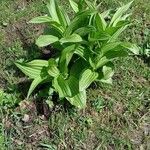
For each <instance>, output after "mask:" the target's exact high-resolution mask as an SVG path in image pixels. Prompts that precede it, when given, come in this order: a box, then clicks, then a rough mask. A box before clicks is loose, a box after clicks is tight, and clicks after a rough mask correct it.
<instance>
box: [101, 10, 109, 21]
mask: <svg viewBox="0 0 150 150" xmlns="http://www.w3.org/2000/svg"><path fill="white" fill-rule="evenodd" d="M110 11H111V9H108V10H106V11H104V12H103V13H101V16H102V17H103V18H104V19H105V18H106V17H108V16H109V14H110Z"/></svg>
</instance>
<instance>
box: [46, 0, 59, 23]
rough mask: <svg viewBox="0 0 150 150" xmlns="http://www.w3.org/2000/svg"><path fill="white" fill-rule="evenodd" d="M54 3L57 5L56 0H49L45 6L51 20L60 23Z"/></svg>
mask: <svg viewBox="0 0 150 150" xmlns="http://www.w3.org/2000/svg"><path fill="white" fill-rule="evenodd" d="M56 5H58V4H57V0H49V3H48V4H47V8H48V11H49V14H50V16H51V17H52V18H53V20H54V21H56V22H58V23H60V20H59V17H58V15H57V10H56Z"/></svg>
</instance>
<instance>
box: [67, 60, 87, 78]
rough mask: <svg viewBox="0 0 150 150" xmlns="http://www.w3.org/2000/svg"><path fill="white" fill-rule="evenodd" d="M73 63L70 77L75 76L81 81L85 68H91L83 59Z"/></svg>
mask: <svg viewBox="0 0 150 150" xmlns="http://www.w3.org/2000/svg"><path fill="white" fill-rule="evenodd" d="M73 63H74V65H73V66H72V67H71V69H70V76H74V77H76V78H77V79H79V76H80V74H81V72H82V71H83V70H84V69H85V68H87V67H89V64H88V62H86V61H85V60H84V59H81V58H79V59H77V60H76V61H74V62H73Z"/></svg>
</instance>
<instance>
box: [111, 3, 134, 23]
mask: <svg viewBox="0 0 150 150" xmlns="http://www.w3.org/2000/svg"><path fill="white" fill-rule="evenodd" d="M132 3H133V1H131V2H130V3H128V4H126V5H124V6H122V7H120V8H119V9H118V10H117V11H116V13H115V14H114V16H113V18H112V20H111V22H110V24H109V26H111V25H112V24H113V23H114V22H115V20H116V19H118V18H120V17H121V16H122V15H123V14H124V13H125V12H126V11H127V10H128V9H129V8H130V6H131V4H132Z"/></svg>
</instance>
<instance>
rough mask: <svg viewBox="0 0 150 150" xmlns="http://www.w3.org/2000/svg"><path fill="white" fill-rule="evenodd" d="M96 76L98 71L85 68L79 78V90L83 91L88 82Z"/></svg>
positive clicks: (88, 84)
mask: <svg viewBox="0 0 150 150" xmlns="http://www.w3.org/2000/svg"><path fill="white" fill-rule="evenodd" d="M97 77H98V73H96V72H94V71H92V70H90V69H86V70H85V71H83V72H82V73H81V75H80V79H79V90H80V91H84V90H85V89H86V88H88V87H89V86H90V84H91V83H92V82H93V81H95V80H96V78H97Z"/></svg>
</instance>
